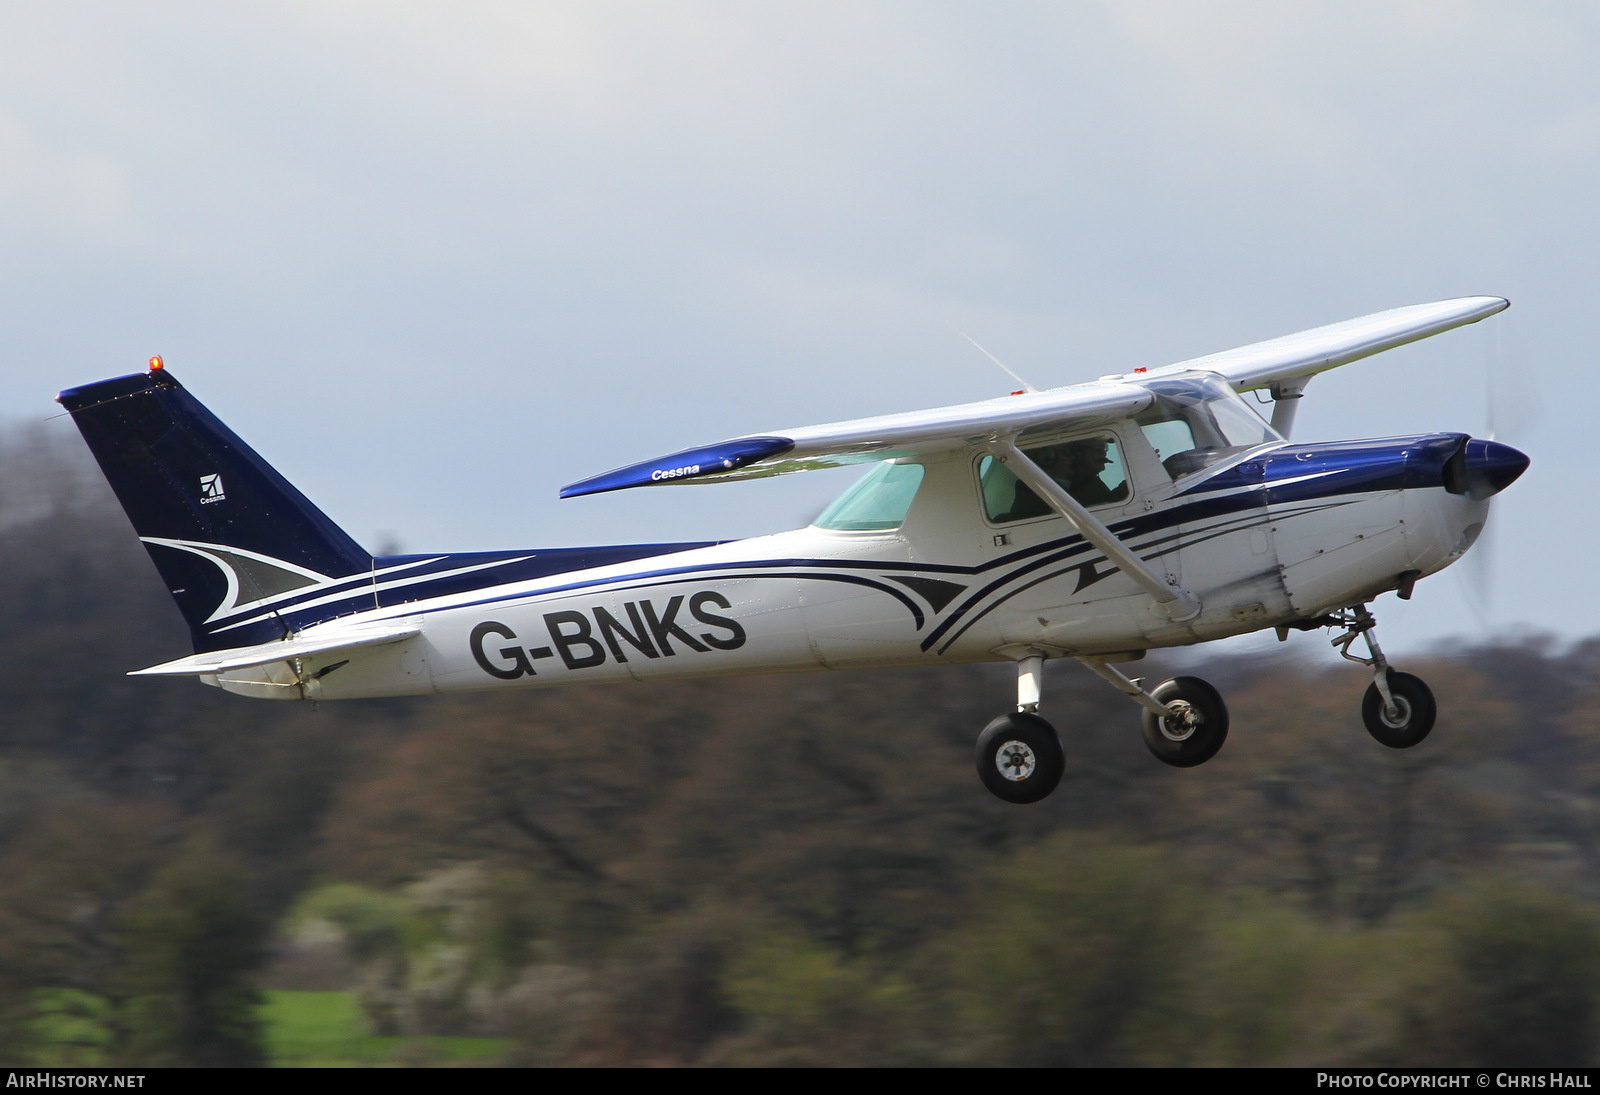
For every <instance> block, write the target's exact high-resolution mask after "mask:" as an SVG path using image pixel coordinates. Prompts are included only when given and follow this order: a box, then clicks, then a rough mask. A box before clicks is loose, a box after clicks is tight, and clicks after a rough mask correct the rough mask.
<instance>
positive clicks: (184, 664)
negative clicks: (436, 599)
mask: <svg viewBox="0 0 1600 1095" xmlns="http://www.w3.org/2000/svg"><path fill="white" fill-rule="evenodd" d="M320 631H321V629H319V632H320ZM420 634H422V628H420V627H417V626H415V625H391V626H372V627H361V628H344V629H341V630H338V631H330V632H326V633H314V634H311V635H307V636H305V637H303V638H301V637H296V638H293V639H284V640H282V641H279V642H275V643H261V644H260V645H258V646H241V647H235V648H234V649H232V650H213V651H210V652H208V653H205V654H195V655H193V656H191V657H188V658H179V659H178V660H177V661H175V662H164V663H162V664H161V665H153V666H151V667H150V668H149V669H136V670H134V671H133V672H131V673H129V674H128V676H130V677H188V676H193V675H195V674H205V673H226V672H228V671H230V670H233V669H249V668H252V667H253V666H258V665H268V664H270V663H272V662H282V661H289V660H291V659H293V658H309V657H310V656H312V655H313V654H331V653H333V652H335V651H338V650H355V649H359V648H361V647H366V646H382V645H385V644H387V643H397V642H400V641H401V640H403V639H410V638H414V637H416V636H418V635H420Z"/></svg>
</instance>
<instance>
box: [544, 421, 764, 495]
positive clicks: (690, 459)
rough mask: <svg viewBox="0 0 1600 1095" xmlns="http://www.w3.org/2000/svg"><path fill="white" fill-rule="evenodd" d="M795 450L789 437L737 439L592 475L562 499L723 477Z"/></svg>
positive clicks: (564, 492)
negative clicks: (703, 477) (688, 480)
mask: <svg viewBox="0 0 1600 1095" xmlns="http://www.w3.org/2000/svg"><path fill="white" fill-rule="evenodd" d="M793 448H794V441H793V439H792V438H788V437H765V436H763V437H736V438H734V439H733V440H731V441H719V442H718V443H717V444H715V445H704V446H702V447H700V448H697V449H684V450H682V451H680V452H675V453H669V454H668V455H666V456H660V457H657V458H656V459H654V460H645V461H643V462H641V463H638V464H628V465H626V466H625V467H621V468H614V469H612V470H611V471H608V472H602V473H601V474H599V475H591V476H590V477H589V478H587V479H580V480H578V481H577V482H576V483H568V484H567V485H566V486H564V487H562V488H561V497H562V498H578V497H582V496H583V495H586V494H604V493H606V492H607V491H613V490H626V489H628V488H629V487H649V486H656V485H658V484H662V483H677V482H681V481H683V480H687V479H695V478H699V477H702V476H707V475H722V474H725V473H727V472H730V471H736V470H738V469H739V468H744V467H748V466H750V465H751V464H755V463H759V462H760V461H762V460H770V459H772V458H773V457H774V456H782V455H783V454H784V453H786V452H788V451H790V450H791V449H793Z"/></svg>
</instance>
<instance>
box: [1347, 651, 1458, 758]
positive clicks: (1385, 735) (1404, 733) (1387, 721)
mask: <svg viewBox="0 0 1600 1095" xmlns="http://www.w3.org/2000/svg"><path fill="white" fill-rule="evenodd" d="M1389 692H1390V694H1391V695H1393V696H1394V704H1395V707H1397V708H1399V712H1400V714H1399V718H1396V719H1391V718H1389V716H1388V715H1387V714H1386V713H1385V712H1384V710H1383V693H1382V692H1379V691H1378V686H1377V684H1375V683H1374V684H1369V685H1367V694H1366V695H1365V696H1363V697H1361V721H1362V722H1364V723H1366V724H1367V733H1369V734H1371V735H1372V736H1373V737H1374V738H1376V739H1378V741H1379V742H1381V743H1382V744H1384V745H1387V746H1388V747H1389V748H1390V749H1410V748H1411V747H1412V746H1413V745H1416V744H1417V743H1418V742H1420V741H1421V740H1422V739H1423V738H1425V737H1427V736H1428V733H1429V732H1430V731H1431V730H1432V729H1433V720H1434V719H1435V718H1437V717H1438V714H1439V709H1438V707H1437V706H1436V705H1435V704H1434V702H1433V690H1432V689H1430V688H1429V687H1428V686H1427V685H1426V684H1424V683H1423V682H1422V679H1421V678H1420V677H1413V676H1412V675H1411V674H1410V673H1397V672H1395V671H1394V670H1393V669H1391V670H1389Z"/></svg>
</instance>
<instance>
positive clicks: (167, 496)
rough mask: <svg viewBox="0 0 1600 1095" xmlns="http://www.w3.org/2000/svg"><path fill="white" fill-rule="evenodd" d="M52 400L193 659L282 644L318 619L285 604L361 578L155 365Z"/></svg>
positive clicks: (310, 518)
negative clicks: (84, 450) (159, 582)
mask: <svg viewBox="0 0 1600 1095" xmlns="http://www.w3.org/2000/svg"><path fill="white" fill-rule="evenodd" d="M56 398H57V401H58V402H59V403H61V405H62V406H63V407H65V408H66V409H67V410H68V411H69V412H71V414H72V418H73V421H74V422H76V423H77V426H78V430H79V432H80V433H82V434H83V439H84V441H86V442H87V443H88V445H89V451H90V452H92V453H93V454H94V458H95V460H96V461H97V462H98V463H99V464H100V469H101V471H103V472H104V473H105V477H106V479H107V481H108V482H109V483H110V484H111V489H112V491H113V492H115V494H116V496H117V500H118V501H119V502H121V503H122V508H123V509H124V510H125V511H126V512H127V514H128V518H129V520H131V521H132V522H133V527H134V531H136V532H137V533H138V534H139V538H140V539H141V540H142V541H143V542H144V545H145V548H146V550H147V551H149V553H150V557H151V559H152V560H153V561H154V562H155V565H156V569H157V570H158V571H160V573H161V577H162V579H163V580H164V581H165V582H166V583H167V589H168V590H169V591H171V593H172V596H173V599H174V600H176V601H177V603H178V608H179V610H180V611H181V612H182V613H183V617H184V619H185V621H187V622H188V624H189V630H190V633H191V634H192V635H193V637H194V645H195V652H196V653H201V652H204V651H209V650H221V649H227V648H230V647H235V646H246V645H250V644H253V643H259V642H267V641H270V640H272V639H275V638H279V637H282V636H285V635H288V634H290V633H292V632H293V630H295V628H296V627H303V626H305V625H306V624H307V623H311V622H316V618H317V617H316V615H315V613H313V614H312V615H311V616H309V617H308V616H307V615H306V613H305V612H304V611H295V610H292V609H290V608H289V607H288V606H289V604H290V603H291V602H303V601H304V600H305V596H304V594H306V593H313V592H315V591H316V590H317V589H318V588H319V587H320V588H322V589H327V590H331V589H333V588H335V587H339V588H348V587H349V586H350V585H351V584H352V583H351V582H350V581H349V580H350V579H355V578H360V577H362V576H365V575H369V574H370V573H371V570H372V556H371V555H370V554H369V553H368V552H367V551H365V550H364V549H363V548H362V547H361V546H360V545H359V544H357V543H356V542H355V541H354V540H352V539H351V538H350V536H349V535H347V534H346V533H345V531H344V530H343V529H341V528H339V526H338V525H336V524H334V523H333V522H332V521H331V520H329V519H328V517H327V515H326V514H324V513H323V512H322V511H321V510H319V509H317V507H316V506H314V505H312V503H311V502H310V500H309V499H307V498H306V496H305V495H303V494H301V493H300V492H299V491H298V490H296V489H295V487H294V486H293V485H292V484H291V483H290V482H289V481H288V480H287V479H285V478H284V477H283V476H282V475H280V474H278V472H277V471H276V470H275V469H274V468H273V467H272V466H271V465H270V464H268V463H267V462H266V461H265V460H263V459H262V458H261V457H260V456H259V455H257V454H256V452H255V451H254V450H253V449H251V448H250V446H248V445H246V444H245V443H244V442H243V441H241V440H239V438H238V436H237V435H235V434H234V433H233V431H232V430H230V429H228V427H227V426H225V425H223V424H222V422H221V421H220V420H219V419H218V418H217V417H216V416H215V415H213V414H212V413H211V412H210V411H208V410H207V409H206V408H205V407H204V406H203V405H202V404H201V403H200V402H199V401H198V400H197V399H195V398H194V397H193V396H192V395H190V394H189V393H188V392H187V391H185V390H184V388H183V386H182V385H180V384H179V383H178V382H177V380H176V379H174V378H173V376H172V375H171V374H170V373H168V372H167V371H166V370H165V369H164V368H162V367H161V366H160V365H159V363H153V364H152V367H151V370H150V371H149V372H148V373H136V374H134V375H133V376H124V377H117V378H115V379H113V380H103V381H99V382H97V383H94V384H86V385H83V386H82V387H78V388H69V389H68V390H66V391H64V392H62V393H61V394H60V395H59V396H57V397H56ZM330 609H332V610H333V613H334V614H338V613H339V612H348V611H349V608H348V607H345V608H342V609H338V608H335V607H334V606H332V605H330ZM291 616H292V619H291Z"/></svg>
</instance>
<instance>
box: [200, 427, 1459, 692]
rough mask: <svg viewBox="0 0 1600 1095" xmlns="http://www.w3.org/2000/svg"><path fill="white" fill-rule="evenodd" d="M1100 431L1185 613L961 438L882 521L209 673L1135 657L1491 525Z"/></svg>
mask: <svg viewBox="0 0 1600 1095" xmlns="http://www.w3.org/2000/svg"><path fill="white" fill-rule="evenodd" d="M1097 432H1098V433H1100V434H1106V433H1114V434H1115V435H1116V436H1117V438H1118V439H1119V441H1120V443H1121V444H1122V446H1123V447H1124V449H1125V450H1126V452H1127V463H1128V473H1129V481H1130V483H1131V486H1132V490H1131V496H1130V497H1129V498H1127V499H1126V500H1125V501H1124V502H1121V503H1119V504H1116V505H1110V506H1105V507H1101V508H1098V509H1096V510H1095V516H1096V517H1098V518H1099V519H1100V520H1101V521H1103V522H1104V523H1105V524H1106V525H1107V526H1109V527H1110V528H1111V529H1112V530H1114V531H1115V532H1116V533H1117V535H1118V536H1119V537H1120V538H1121V539H1122V540H1123V542H1124V543H1125V544H1127V545H1128V546H1129V547H1131V548H1132V549H1133V550H1134V551H1135V552H1137V553H1138V554H1139V555H1140V556H1142V557H1143V558H1145V559H1146V560H1147V561H1148V563H1149V564H1150V565H1151V566H1152V567H1154V568H1156V569H1157V570H1158V571H1164V573H1165V575H1166V577H1167V579H1168V580H1169V581H1170V582H1171V583H1172V584H1174V585H1181V587H1182V588H1184V589H1186V590H1188V591H1189V592H1190V593H1191V594H1193V595H1194V596H1195V597H1196V598H1197V599H1198V600H1199V602H1200V606H1201V611H1200V613H1199V615H1197V616H1195V617H1193V618H1192V619H1189V620H1186V621H1182V622H1173V621H1172V620H1171V619H1169V618H1167V616H1165V615H1163V614H1161V613H1159V612H1157V611H1155V610H1154V609H1153V607H1152V606H1153V602H1152V599H1151V597H1150V595H1149V594H1148V593H1147V592H1145V591H1144V590H1142V589H1140V588H1139V587H1138V586H1137V585H1136V584H1135V583H1134V582H1133V581H1132V580H1131V579H1130V578H1129V577H1128V576H1127V575H1126V574H1124V573H1122V572H1121V571H1118V570H1116V569H1115V568H1113V567H1111V566H1110V565H1109V564H1107V562H1106V560H1105V557H1104V555H1102V554H1100V553H1099V552H1097V551H1095V550H1094V549H1093V548H1092V547H1090V546H1089V545H1088V544H1087V543H1086V542H1085V541H1084V540H1083V539H1082V537H1080V536H1079V535H1078V534H1077V533H1076V531H1075V530H1074V528H1073V526H1072V525H1071V524H1069V522H1068V521H1067V520H1066V519H1065V518H1063V517H1060V516H1057V515H1054V514H1051V515H1048V516H1041V517H1037V518H1034V519H1031V520H1024V521H1019V522H1013V523H1009V524H1005V525H1003V526H1002V525H997V524H995V523H993V522H991V521H989V520H987V519H986V517H985V514H984V512H983V510H982V508H981V506H980V501H979V493H978V492H979V485H978V478H977V477H978V471H977V467H978V463H977V462H978V459H979V456H978V455H976V454H975V453H974V451H973V450H971V449H968V450H961V451H956V452H949V453H942V454H936V455H932V456H926V457H922V458H919V460H918V461H917V462H919V463H921V464H922V465H923V468H924V473H923V479H922V482H921V485H920V487H919V488H918V489H917V492H916V496H915V498H914V500H913V502H912V504H911V507H910V509H909V511H908V512H907V513H906V516H905V519H904V521H903V523H902V524H901V525H900V527H898V528H896V529H893V530H889V531H869V532H846V531H833V530H827V529H822V528H817V527H809V528H804V529H798V530H795V531H791V532H785V533H780V534H777V535H772V536H764V537H758V538H755V539H749V540H742V541H735V542H730V543H723V544H718V545H715V546H709V547H700V548H695V549H692V550H688V551H680V552H674V553H671V554H665V555H657V556H652V557H648V558H642V559H636V560H634V561H631V562H627V563H619V564H615V565H610V566H602V567H596V568H592V569H586V570H579V571H569V572H565V573H560V574H555V575H549V576H546V577H542V578H538V579H533V580H529V581H525V582H518V583H511V584H505V585H498V586H491V587H488V588H479V589H474V590H471V591H468V592H457V593H451V594H448V595H444V596H435V597H424V598H423V599H419V600H415V601H411V602H408V603H404V604H396V605H392V606H391V607H386V608H379V609H371V610H368V611H365V612H360V613H356V614H354V615H353V616H346V617H343V618H341V619H340V620H337V621H332V622H331V623H330V624H323V625H319V626H321V627H327V626H338V627H347V626H349V625H350V624H351V623H353V622H354V623H360V622H364V621H368V620H370V621H372V622H378V621H387V622H405V623H409V624H412V625H414V626H416V627H418V628H420V633H419V634H417V635H416V636H415V637H413V638H409V639H406V640H404V641H401V642H395V643H390V644H388V645H382V646H371V647H365V648H362V649H359V650H354V651H343V652H339V653H338V654H337V655H328V656H325V657H321V658H317V657H311V658H304V659H301V660H300V661H298V662H295V663H289V662H278V663H274V664H271V665H267V666H262V667H257V668H251V669H245V670H236V671H233V672H229V673H224V674H220V675H217V674H213V675H210V676H207V677H206V678H205V679H206V681H207V682H208V683H211V684H216V685H219V686H220V687H223V688H226V689H228V690H229V691H233V692H238V693H241V694H246V695H257V696H272V697H279V698H308V699H339V698H355V697H365V696H394V695H409V694H418V693H427V692H454V691H466V690H479V689H488V688H527V687H540V686H551V685H563V684H575V683H583V682H589V683H594V682H601V681H619V680H626V679H636V680H650V679H663V678H673V677H693V676H718V675H728V674H740V673H767V672H780V671H795V670H804V669H844V668H852V667H863V666H892V665H924V664H939V663H948V662H975V661H991V660H1005V659H1015V658H1018V657H1021V656H1023V655H1024V653H1025V652H1034V653H1043V654H1045V655H1047V656H1054V657H1060V656H1086V655H1101V654H1117V653H1133V652H1137V651H1142V650H1145V649H1149V648H1155V647H1163V646H1181V645H1187V644H1191V643H1195V642H1201V641H1205V640H1209V639H1216V638H1222V637H1225V636H1229V635H1235V634H1240V633H1243V632H1249V631H1255V630H1259V629H1261V628H1266V627H1272V626H1275V625H1279V624H1285V623H1290V622H1292V621H1297V620H1305V619H1308V618H1312V617H1315V616H1317V615H1318V614H1320V613H1323V612H1326V611H1328V610H1330V609H1334V608H1339V607H1343V606H1346V605H1351V604H1357V603H1361V602H1364V601H1366V600H1369V599H1371V598H1372V597H1373V596H1375V595H1376V594H1378V593H1380V592H1383V591H1384V590H1388V589H1393V588H1395V586H1396V584H1397V579H1398V578H1399V577H1400V576H1401V575H1404V574H1406V573H1407V572H1413V571H1414V572H1417V573H1416V575H1415V576H1420V575H1426V574H1430V573H1433V572H1434V571H1437V570H1439V569H1441V568H1443V567H1444V566H1447V565H1448V564H1449V563H1451V562H1453V561H1454V559H1456V558H1457V557H1459V556H1460V554H1461V553H1462V552H1464V551H1465V550H1466V548H1467V547H1470V545H1471V542H1472V540H1473V538H1474V537H1475V536H1476V534H1477V531H1478V530H1479V529H1481V527H1482V525H1483V522H1484V520H1485V519H1486V516H1487V511H1488V502H1487V501H1486V500H1485V501H1475V500H1473V499H1471V498H1470V497H1467V496H1466V495H1462V494H1451V493H1448V492H1447V491H1445V490H1444V489H1443V488H1442V487H1439V486H1422V487H1405V488H1402V487H1400V486H1398V485H1395V484H1393V483H1390V484H1388V485H1385V482H1384V481H1382V480H1381V477H1380V479H1377V480H1374V479H1371V478H1370V477H1369V478H1368V479H1366V480H1362V478H1361V476H1360V475H1359V474H1356V473H1354V472H1351V471H1348V470H1346V465H1347V464H1349V463H1350V461H1349V460H1348V459H1347V458H1346V457H1345V456H1344V455H1343V454H1342V453H1340V452H1337V451H1334V450H1338V449H1339V448H1340V446H1329V447H1326V451H1324V450H1323V449H1319V447H1318V446H1295V447H1292V448H1291V447H1289V446H1286V445H1285V444H1284V443H1282V442H1278V443H1274V444H1270V445H1266V446H1263V447H1262V448H1261V449H1260V450H1257V451H1255V452H1252V453H1247V454H1244V455H1243V456H1241V457H1239V458H1235V459H1233V460H1231V461H1228V462H1226V463H1224V464H1219V465H1217V466H1215V467H1212V468H1208V469H1206V470H1205V471H1203V472H1200V473H1198V474H1195V475H1192V476H1189V477H1188V478H1181V479H1179V480H1178V481H1177V482H1173V481H1172V480H1171V479H1170V478H1169V477H1168V476H1167V474H1166V473H1165V472H1164V471H1163V470H1162V467H1161V465H1160V463H1159V462H1158V461H1157V459H1156V455H1155V453H1154V452H1153V450H1149V449H1148V446H1144V447H1143V448H1141V439H1140V437H1139V433H1138V430H1137V429H1136V428H1135V427H1133V426H1132V425H1131V424H1129V423H1121V424H1115V423H1114V424H1112V425H1111V426H1110V427H1101V428H1100V429H1099V430H1098V431H1097ZM1374 444H1378V443H1374ZM1398 444H1399V443H1398V442H1397V443H1395V445H1398ZM1391 449H1394V451H1398V449H1397V448H1395V446H1393V445H1392V446H1391ZM1375 451H1376V450H1375ZM1263 468H1265V469H1266V470H1265V472H1262V471H1261V469H1263ZM1302 468H1303V470H1301V469H1302ZM1217 484H1223V485H1221V486H1218V485H1217ZM377 580H378V579H377V578H375V579H374V581H375V582H376V581H377ZM315 631H316V629H315V628H310V629H307V630H306V631H304V632H302V634H303V635H312V634H314V633H315ZM335 662H338V663H341V664H338V666H337V668H332V669H330V668H329V666H331V665H333V664H334V663H335ZM319 674H320V675H319ZM285 685H290V686H292V687H288V688H286V687H284V686H285Z"/></svg>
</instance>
